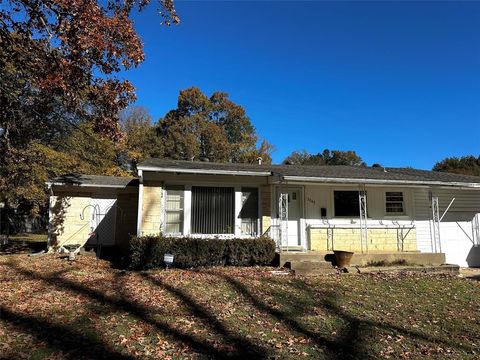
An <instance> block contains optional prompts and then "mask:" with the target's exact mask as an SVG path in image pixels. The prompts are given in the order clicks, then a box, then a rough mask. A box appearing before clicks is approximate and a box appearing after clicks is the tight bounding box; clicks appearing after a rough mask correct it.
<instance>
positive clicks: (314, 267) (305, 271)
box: [287, 261, 336, 275]
mask: <svg viewBox="0 0 480 360" xmlns="http://www.w3.org/2000/svg"><path fill="white" fill-rule="evenodd" d="M287 267H289V268H290V269H292V270H293V272H294V273H295V274H296V275H324V274H334V273H335V272H336V270H335V269H334V267H333V266H332V264H331V263H329V262H326V261H323V262H319V261H292V262H289V263H287Z"/></svg>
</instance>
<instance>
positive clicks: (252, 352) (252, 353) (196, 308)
mask: <svg viewBox="0 0 480 360" xmlns="http://www.w3.org/2000/svg"><path fill="white" fill-rule="evenodd" d="M142 277H143V278H144V279H146V280H148V281H150V282H151V283H153V284H154V285H156V286H158V287H160V288H163V289H165V290H167V291H168V292H169V293H170V294H172V295H173V296H175V297H176V298H177V299H179V300H181V301H182V302H183V304H184V306H185V307H186V308H187V309H188V310H189V311H190V312H191V313H192V315H193V316H195V317H197V318H199V319H201V320H203V321H204V322H205V323H207V324H208V326H209V327H210V328H212V330H214V331H215V332H216V333H217V334H219V335H220V336H221V337H222V338H223V339H224V340H225V343H226V344H228V345H232V346H233V347H234V351H232V353H231V354H230V356H231V357H235V358H239V359H245V358H248V359H266V358H268V350H267V349H265V348H261V347H259V346H258V345H256V344H255V343H253V342H252V341H250V340H248V339H247V338H245V337H243V336H240V335H238V334H235V333H233V332H232V331H231V330H229V329H228V328H227V327H226V326H225V324H224V323H222V322H221V321H220V320H218V318H217V317H216V316H215V315H214V314H212V313H211V312H209V311H208V310H207V309H206V308H205V307H204V306H202V305H201V304H199V303H198V302H197V301H195V300H194V299H193V297H191V296H190V295H189V294H187V293H186V292H185V291H183V290H180V289H178V288H176V287H174V286H172V285H169V284H167V283H166V282H164V281H162V280H160V279H158V278H154V277H153V276H151V275H150V274H146V273H142Z"/></svg>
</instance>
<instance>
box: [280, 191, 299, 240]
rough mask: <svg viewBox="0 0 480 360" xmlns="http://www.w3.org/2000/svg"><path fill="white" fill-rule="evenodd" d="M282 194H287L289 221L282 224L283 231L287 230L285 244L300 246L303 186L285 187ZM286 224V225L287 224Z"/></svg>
mask: <svg viewBox="0 0 480 360" xmlns="http://www.w3.org/2000/svg"><path fill="white" fill-rule="evenodd" d="M281 193H282V194H286V195H287V204H288V221H287V224H283V226H281V228H282V231H285V230H286V233H287V236H286V241H285V238H284V237H283V236H282V238H283V239H282V243H283V244H282V245H283V246H285V245H286V246H300V218H301V217H302V215H303V202H302V199H303V195H302V189H301V188H290V187H289V188H284V189H281ZM285 225H286V226H285Z"/></svg>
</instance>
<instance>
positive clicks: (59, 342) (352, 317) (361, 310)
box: [0, 255, 480, 359]
mask: <svg viewBox="0 0 480 360" xmlns="http://www.w3.org/2000/svg"><path fill="white" fill-rule="evenodd" d="M272 270H273V269H269V268H213V269H201V270H169V271H152V272H142V273H135V272H124V271H121V270H115V269H112V268H111V267H110V266H109V264H108V263H106V262H103V261H100V262H99V263H98V265H97V263H96V260H95V258H93V257H89V256H83V257H78V258H77V261H75V262H74V263H69V262H67V261H66V260H62V259H60V258H59V256H58V255H47V256H43V257H37V258H27V257H26V256H25V255H5V256H0V294H1V296H0V339H1V341H0V357H1V358H5V359H7V358H8V359H18V358H30V359H47V358H48V359H57V358H58V359H63V358H69V359H79V358H105V359H107V358H108V359H134V358H138V359H140V358H141V359H180V358H243V359H257V358H258V359H271V358H280V359H288V358H291V359H298V358H317V359H345V358H358V359H370V358H425V357H431V358H442V359H443V358H446V357H448V358H455V359H459V358H461V359H469V358H470V359H475V358H476V359H478V358H479V357H480V314H479V299H480V282H478V281H475V280H469V279H465V278H459V277H453V276H439V275H418V274H416V275H372V274H370V275H348V274H344V275H341V276H340V275H338V276H324V277H317V278H301V277H295V276H292V275H278V274H275V273H273V272H272Z"/></svg>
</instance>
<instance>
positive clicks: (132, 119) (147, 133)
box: [120, 106, 165, 165]
mask: <svg viewBox="0 0 480 360" xmlns="http://www.w3.org/2000/svg"><path fill="white" fill-rule="evenodd" d="M120 129H121V131H122V133H123V141H124V154H125V157H126V161H128V162H130V163H132V164H133V165H136V164H138V163H139V162H140V161H142V160H144V159H146V158H148V157H163V154H164V152H165V149H164V144H163V142H162V139H161V138H160V137H158V136H157V130H156V128H155V126H154V124H153V123H152V116H151V115H150V114H149V113H148V110H147V109H146V108H144V107H141V106H133V107H129V108H127V109H125V110H124V111H122V112H121V114H120Z"/></svg>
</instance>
